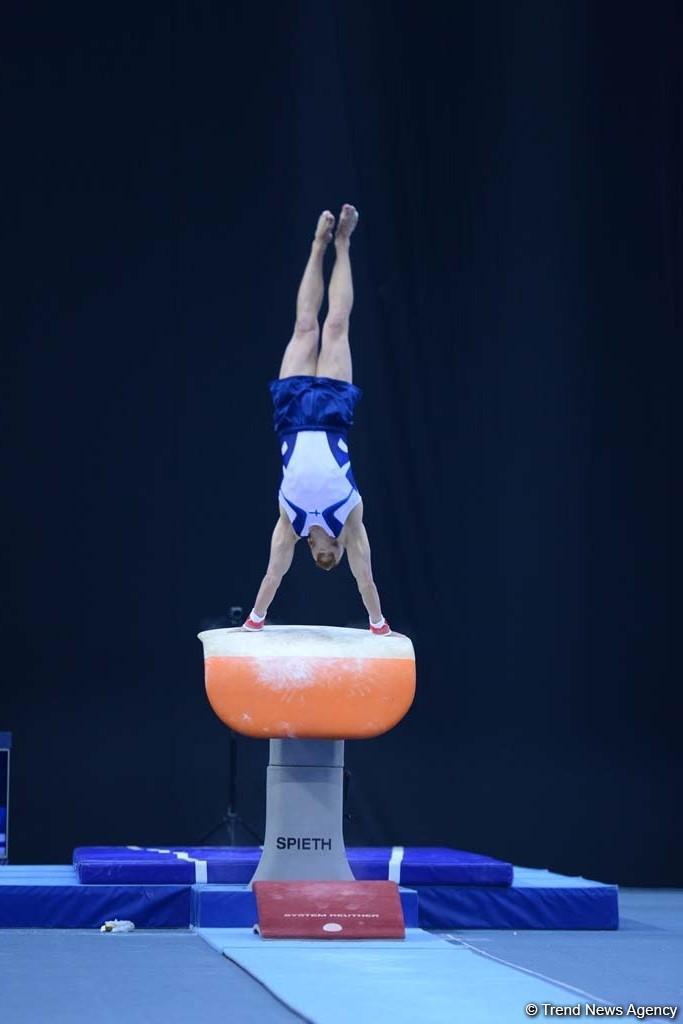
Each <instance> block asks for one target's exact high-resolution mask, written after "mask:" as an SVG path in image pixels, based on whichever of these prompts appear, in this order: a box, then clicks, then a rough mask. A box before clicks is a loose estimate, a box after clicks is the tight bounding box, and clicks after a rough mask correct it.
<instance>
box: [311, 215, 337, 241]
mask: <svg viewBox="0 0 683 1024" xmlns="http://www.w3.org/2000/svg"><path fill="white" fill-rule="evenodd" d="M333 228H334V215H333V214H331V213H330V211H329V210H323V212H322V213H321V214H320V216H319V217H318V226H317V227H316V229H315V238H314V241H316V242H318V243H319V245H322V246H328V245H329V244H330V242H331V241H332V230H333Z"/></svg>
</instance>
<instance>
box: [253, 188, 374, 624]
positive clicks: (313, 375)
mask: <svg viewBox="0 0 683 1024" xmlns="http://www.w3.org/2000/svg"><path fill="white" fill-rule="evenodd" d="M357 223H358V212H357V210H356V208H355V207H354V206H351V205H349V204H348V203H345V204H344V206H343V207H342V210H341V213H340V215H339V224H338V225H337V230H336V233H335V234H334V247H335V250H336V258H335V264H334V270H333V272H332V277H331V279H330V284H329V288H328V305H329V308H328V313H327V317H326V319H325V323H324V324H323V330H322V344H321V346H320V351H318V339H319V337H320V327H319V325H318V313H319V311H320V306H321V305H322V300H323V291H324V283H323V260H324V257H325V252H326V250H327V247H328V245H329V244H330V242H331V241H332V236H333V229H334V217H333V215H332V214H331V213H330V211H329V210H325V211H324V212H323V213H321V215H320V217H319V219H318V224H317V227H316V230H315V235H314V238H313V242H312V244H311V254H310V256H309V259H308V263H307V264H306V269H305V270H304V275H303V277H302V279H301V284H300V285H299V291H298V294H297V301H296V322H295V324H294V333H293V335H292V338H291V340H290V341H289V344H288V345H287V348H286V349H285V353H284V356H283V359H282V365H281V366H280V376H279V378H278V380H273V381H271V382H270V384H269V388H270V393H271V396H272V399H273V407H274V426H275V433H276V434H277V435H278V439H279V441H280V452H281V455H282V477H281V483H280V490H279V494H278V504H279V516H278V520H277V522H276V524H275V529H274V530H273V535H272V538H271V543H270V560H269V562H268V568H267V570H266V574H265V576H264V577H263V581H262V583H261V586H260V588H259V592H258V594H257V595H256V601H255V603H254V607H253V609H252V611H251V612H250V613H249V616H248V618H247V620H246V621H245V623H244V626H243V628H244V629H247V630H257V629H262V628H263V625H264V622H265V618H266V613H267V611H268V607H269V605H270V603H271V602H272V600H273V597H274V596H275V593H276V591H277V589H278V587H279V586H280V583H281V582H282V578H283V576H284V575H285V573H286V572H287V571H288V569H289V568H290V566H291V564H292V559H293V557H294V546H295V544H296V543H297V541H298V540H300V538H301V537H306V539H307V541H308V546H309V549H310V552H311V555H312V556H313V559H314V561H315V563H316V565H317V566H318V567H319V568H320V569H324V570H326V571H327V572H329V571H330V570H331V569H334V568H335V567H336V566H338V565H339V563H340V561H341V560H342V558H343V556H344V552H345V551H346V554H347V557H348V561H349V568H350V570H351V572H352V573H353V575H354V577H355V579H356V583H357V584H358V590H359V591H360V595H361V597H362V599H363V604H364V605H365V607H366V609H367V612H368V617H369V622H370V630H371V631H372V632H373V633H374V634H376V635H378V636H386V635H387V634H389V633H391V628H390V626H389V623H388V622H387V621H386V620H385V618H384V616H383V615H382V610H381V607H380V602H379V594H378V593H377V587H376V586H375V582H374V580H373V577H372V563H371V559H370V544H369V542H368V535H367V533H366V530H365V526H364V525H363V501H362V499H361V496H360V494H359V492H358V488H357V487H356V483H355V480H354V478H353V472H352V470H351V461H350V457H349V448H348V443H347V434H348V429H349V427H351V426H352V424H353V410H354V407H355V405H356V402H357V401H358V400H359V398H360V397H361V395H362V391H361V389H360V388H358V387H356V385H355V384H353V383H352V371H351V349H350V347H349V318H350V316H351V308H352V306H353V281H352V277H351V259H350V253H349V248H350V244H351V235H352V233H353V230H354V228H355V227H356V224H357Z"/></svg>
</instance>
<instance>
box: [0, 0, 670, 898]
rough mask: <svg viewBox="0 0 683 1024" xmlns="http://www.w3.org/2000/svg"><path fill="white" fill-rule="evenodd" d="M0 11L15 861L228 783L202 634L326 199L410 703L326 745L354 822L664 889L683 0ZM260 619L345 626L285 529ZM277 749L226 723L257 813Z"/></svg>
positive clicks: (167, 838) (252, 575)
mask: <svg viewBox="0 0 683 1024" xmlns="http://www.w3.org/2000/svg"><path fill="white" fill-rule="evenodd" d="M3 21H4V25H3V34H2V50H3V52H2V65H3V76H4V79H5V82H4V88H3V125H4V131H3V150H4V156H3V176H4V178H5V189H4V204H3V205H4V211H3V212H4V215H5V224H6V229H5V232H4V253H5V269H4V273H3V286H4V289H3V290H4V291H5V328H4V331H3V334H4V338H5V357H4V365H5V371H6V372H5V375H4V376H5V381H6V384H5V396H4V397H5V400H4V429H3V431H2V436H3V449H4V452H3V454H4V463H5V492H6V495H5V501H4V529H3V535H4V541H5V551H6V556H7V574H6V579H7V580H8V581H9V586H8V596H7V598H6V600H5V601H4V602H3V611H4V613H5V614H4V616H3V619H4V630H5V632H4V637H3V652H4V668H3V673H2V682H1V684H0V685H1V687H2V702H1V704H0V727H1V728H5V729H11V730H13V732H14V736H15V745H16V749H15V752H14V753H15V760H14V778H13V794H12V795H13V835H12V844H13V845H12V856H13V859H14V860H15V861H17V862H22V861H23V862H60V861H66V860H68V859H69V858H70V854H71V850H72V848H73V847H74V846H76V845H78V844H100V843H136V844H141V845H143V844H152V845H155V844H161V843H164V844H170V843H176V844H185V843H187V844H189V843H192V842H196V841H197V840H198V839H199V837H200V836H201V835H202V833H203V832H204V831H205V830H207V829H208V828H209V827H210V825H211V824H212V823H213V822H214V821H215V820H216V819H218V818H219V817H220V815H221V814H222V812H223V810H224V809H225V804H226V792H227V779H228V760H227V738H226V731H225V729H224V728H223V726H222V725H221V724H220V723H219V722H218V720H217V719H215V718H214V716H213V715H212V713H211V711H210V709H209V707H208V705H207V703H206V700H205V697H204V693H203V671H202V652H201V645H200V644H199V642H198V641H197V639H196V632H197V631H198V629H199V628H201V626H202V625H207V624H211V623H215V624H220V623H221V618H222V617H224V616H225V614H226V613H227V610H228V608H229V606H230V605H242V606H244V608H245V610H248V609H249V608H250V607H251V604H252V602H253V598H254V596H255V591H256V588H257V586H258V583H259V581H260V578H261V574H262V572H263V569H264V567H265V562H266V558H267V551H268V542H269V537H270V531H271V529H272V525H273V523H274V521H275V516H276V488H277V482H278V475H279V462H278V450H277V443H276V439H275V437H274V435H273V434H272V433H271V410H270V405H269V396H268V392H267V387H266V385H267V381H268V380H269V379H270V378H271V377H273V376H275V375H276V373H277V368H278V365H279V360H280V356H281V351H282V349H283V346H284V345H285V343H286V342H287V340H288V337H289V334H290V330H291V326H292V322H293V311H294V297H295V292H296V287H297V284H298V280H299V276H300V273H301V270H302V267H303V263H304V260H305V257H306V254H307V249H308V243H309V239H310V236H311V232H312V230H313V227H314V224H315V220H316V217H317V215H318V213H319V211H320V210H321V209H324V208H325V207H328V206H329V207H331V208H332V209H333V210H334V212H335V213H337V212H338V209H339V206H340V204H341V203H342V202H344V201H349V202H353V203H354V204H355V205H356V206H357V207H358V208H359V210H360V214H361V219H360V225H359V228H358V230H357V234H356V236H355V239H354V244H353V258H354V271H355V284H356V305H355V308H354V313H353V317H352V331H351V340H352V347H353V352H354V373H355V379H356V381H357V383H358V384H360V386H361V387H362V388H363V389H364V397H363V399H362V401H361V403H360V405H359V406H358V412H357V417H356V426H355V427H354V431H353V434H352V437H351V440H352V454H353V460H354V468H355V474H356V478H357V481H358V484H359V487H360V489H361V492H362V493H363V495H364V499H365V505H366V522H367V527H368V532H369V536H370V540H371V543H372V547H373V561H374V567H375V573H376V578H377V582H378V585H379V589H380V594H381V597H382V602H383V608H384V611H385V613H386V615H387V617H388V618H389V620H390V622H391V623H392V625H393V626H394V627H395V628H397V629H399V630H401V631H403V632H406V633H408V634H410V635H411V636H412V638H413V640H414V644H415V648H416V653H417V658H418V695H417V699H416V702H415V705H414V708H413V710H412V711H411V713H410V715H409V716H408V718H407V719H406V720H405V721H404V722H403V723H402V724H401V725H400V726H399V727H398V728H396V729H395V730H394V731H393V732H391V733H390V734H389V735H387V736H385V737H383V738H381V739H378V740H375V741H373V742H368V743H357V744H353V743H351V744H348V745H347V761H348V764H349V767H350V769H351V772H352V783H351V792H350V800H349V812H350V814H351V821H350V822H349V823H348V825H347V829H346V834H347V839H348V840H349V841H350V842H352V843H356V844H359V843H362V844H374V843H397V844H435V845H436V844H447V845H453V846H459V847H461V848H464V849H471V850H476V851H480V852H486V853H489V854H493V855H496V856H499V857H502V858H507V859H511V860H512V861H513V862H515V863H517V864H525V865H531V866H540V867H548V868H551V869H554V870H559V871H562V872H565V873H569V874H583V875H586V876H588V877H593V878H598V879H601V880H604V881H616V882H620V883H622V884H642V885H648V884H657V885H666V884H669V885H671V884H673V885H676V884H678V885H680V884H682V883H683V875H682V874H681V870H680V867H681V853H682V852H683V844H682V843H681V824H680V821H681V818H680V814H679V813H677V812H676V810H675V806H676V796H677V793H678V791H679V786H680V783H681V742H680V734H681V720H680V710H681V702H680V697H679V688H680V678H681V676H680V661H679V659H678V658H677V657H675V654H676V655H677V654H678V650H677V649H676V651H675V654H674V628H675V624H676V620H675V619H674V610H673V586H674V581H675V580H676V579H677V578H678V567H679V566H680V563H679V566H678V567H677V565H676V562H675V560H674V556H675V554H676V552H675V551H674V544H675V539H674V529H675V526H676V524H677V514H678V516H680V504H679V503H678V501H677V494H675V493H674V489H675V488H676V487H677V482H678V481H677V467H676V466H675V465H674V454H675V453H676V454H677V447H676V446H675V437H676V429H675V428H676V426H677V411H676V408H675V399H674V389H675V390H676V392H677V391H678V380H677V375H676V372H675V371H676V366H675V363H676V361H677V356H678V346H679V343H680V334H681V291H680V288H681V269H682V261H683V249H682V244H683V213H682V210H683V204H682V201H681V200H682V187H683V186H682V182H683V153H682V148H681V146H682V127H681V126H682V113H683V79H682V74H681V61H680V53H681V52H683V16H682V10H681V5H680V4H679V3H677V2H676V0H658V2H657V3H656V4H653V5H651V6H650V7H649V8H645V7H643V5H642V4H638V5H635V4H634V5H632V6H630V7H629V5H624V4H622V3H616V2H611V0H610V2H598V3H595V2H592V0H585V2H577V0H554V2H552V3H547V2H546V0H525V2H522V3H515V4H509V3H507V2H505V0H501V2H492V0H489V2H484V3H478V4H465V3H459V2H458V3H454V4H451V5H441V4H438V5H437V4H429V3H427V4H404V3H396V2H393V0H392V2H389V0H378V2H373V3H371V4H366V3H359V2H344V3H342V2H334V3H318V2H312V0H311V2H304V0H301V2H298V3H296V2H293V3H285V4H283V5H272V6H269V5H266V6H263V5H253V4H251V3H249V2H242V3H233V4H224V3H219V2H216V3H208V2H198V3H194V4H181V3H175V4H173V3H166V4H164V3H153V2H149V3H145V4H139V5H136V6H135V7H134V8H133V7H132V6H131V7H129V8H127V7H126V5H125V4H124V5H115V6H112V5H108V6H107V7H105V8H101V7H98V5H94V6H93V5H87V6H86V5H81V4H70V5H69V4H67V5H54V4H37V3H31V2H27V3H21V4H20V3H13V4H12V5H11V7H10V8H9V9H6V11H5V14H4V18H3ZM330 259H331V256H330ZM328 271H329V266H328ZM676 540H677V538H676ZM271 611H272V615H273V617H274V619H275V620H276V621H281V622H284V621H291V622H301V623H334V624H339V625H349V624H353V625H356V624H364V623H365V622H366V619H365V616H364V609H363V608H362V605H361V603H360V599H359V597H358V594H357V591H356V589H355V585H354V583H353V580H352V578H351V576H350V574H349V573H348V570H347V568H346V566H345V565H344V567H343V568H342V569H341V570H340V571H337V572H335V573H333V574H330V575H328V574H323V573H320V572H319V571H318V570H317V569H316V568H315V567H314V565H313V563H312V561H311V560H310V557H309V556H308V552H307V551H306V550H305V549H304V550H302V545H300V546H299V549H298V550H297V553H296V558H295V565H294V567H293V569H292V571H291V573H290V574H289V576H288V577H287V578H286V580H285V582H284V583H283V586H282V588H281V590H280V593H279V594H278V596H277V598H276V601H275V603H274V604H273V606H272V609H271ZM223 621H224V620H223ZM677 671H678V673H679V674H678V676H677ZM266 756H267V748H266V744H265V742H264V743H259V742H255V741H249V740H241V741H240V787H239V789H240V808H239V809H240V810H241V812H242V813H243V814H244V816H245V817H246V818H247V819H249V820H250V821H251V822H252V823H254V824H255V825H256V826H257V827H262V823H263V811H264V808H263V793H264V774H265V772H264V768H265V763H266ZM220 838H224V836H223V837H221V836H220V835H219V836H217V839H220Z"/></svg>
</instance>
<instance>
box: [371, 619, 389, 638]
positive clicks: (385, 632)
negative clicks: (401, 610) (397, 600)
mask: <svg viewBox="0 0 683 1024" xmlns="http://www.w3.org/2000/svg"><path fill="white" fill-rule="evenodd" d="M370 632H371V633H373V634H374V635H375V636H389V634H390V633H391V626H390V625H389V623H388V622H387V620H386V619H385V620H384V621H383V623H382V625H381V626H373V624H372V623H370Z"/></svg>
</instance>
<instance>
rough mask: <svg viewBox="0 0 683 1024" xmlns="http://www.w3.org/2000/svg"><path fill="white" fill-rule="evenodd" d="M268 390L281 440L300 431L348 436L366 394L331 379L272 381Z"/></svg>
mask: <svg viewBox="0 0 683 1024" xmlns="http://www.w3.org/2000/svg"><path fill="white" fill-rule="evenodd" d="M268 387H269V389H270V394H271V397H272V399H273V426H274V428H275V433H276V434H277V435H278V436H279V437H282V436H283V435H284V434H291V433H292V432H294V431H298V430H335V431H338V432H339V433H340V434H342V435H344V436H345V435H346V432H347V431H348V429H349V427H351V426H353V410H354V408H355V405H356V402H357V401H358V400H359V399H360V397H361V395H362V394H363V392H362V390H361V389H360V388H359V387H356V385H355V384H349V383H348V381H345V380H334V378H332V377H308V376H304V375H300V376H297V377H283V379H282V380H272V381H271V382H270V383H269V385H268Z"/></svg>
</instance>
